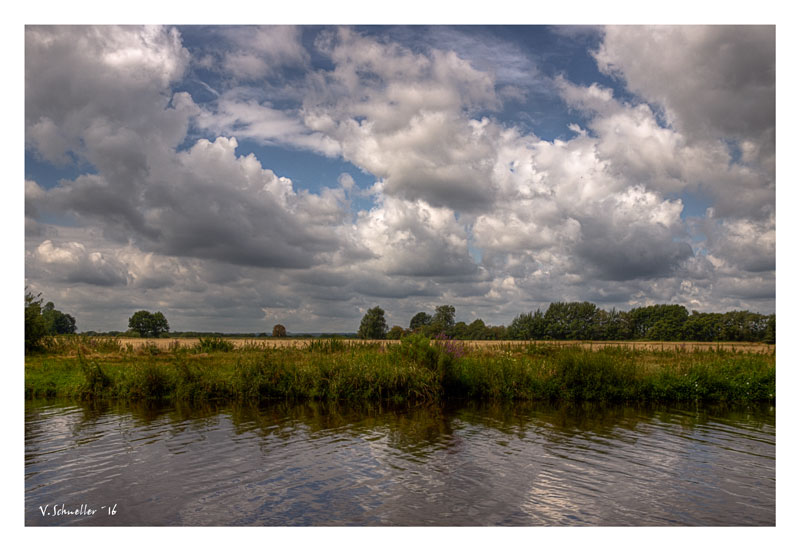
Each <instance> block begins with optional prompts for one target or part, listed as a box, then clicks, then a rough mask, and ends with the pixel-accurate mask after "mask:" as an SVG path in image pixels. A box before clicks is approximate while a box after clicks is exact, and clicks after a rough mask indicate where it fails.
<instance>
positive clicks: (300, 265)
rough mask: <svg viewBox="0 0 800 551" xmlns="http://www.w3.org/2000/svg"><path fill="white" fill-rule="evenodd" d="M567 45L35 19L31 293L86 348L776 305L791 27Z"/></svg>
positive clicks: (29, 65) (605, 35)
mask: <svg viewBox="0 0 800 551" xmlns="http://www.w3.org/2000/svg"><path fill="white" fill-rule="evenodd" d="M489 30H493V29H489ZM535 30H536V32H539V33H545V30H542V29H535ZM557 30H558V29H554V30H548V31H547V32H548V33H549V34H548V35H547V36H550V38H551V40H552V46H551V47H552V51H550V50H547V51H543V50H541V51H540V50H538V49H536V48H533V47H532V46H530V45H526V44H525V43H524V42H519V41H517V40H516V39H515V38H514V37H509V38H508V39H505V38H504V37H503V35H502V33H499V32H494V33H493V34H485V35H481V34H479V33H478V34H476V33H473V34H471V35H467V34H466V33H465V32H464V31H463V29H459V28H430V29H426V28H420V29H414V30H413V32H415V33H419V35H420V36H418V37H417V38H420V40H412V38H414V37H409V36H406V35H407V34H408V33H409V32H411V31H410V30H409V29H403V28H399V29H398V28H393V29H386V32H385V33H381V32H375V30H374V29H372V30H370V31H369V32H368V31H367V30H363V29H350V28H325V29H321V30H319V29H316V30H313V34H312V30H311V29H307V28H302V27H300V28H290V27H277V28H275V27H265V28H255V27H224V28H210V29H208V30H207V32H206V33H204V36H205V38H204V39H203V40H197V39H196V38H192V39H191V40H190V38H191V37H189V35H186V36H185V33H184V32H183V31H182V30H181V29H176V28H171V27H119V28H118V27H27V28H26V34H25V38H26V62H25V65H26V67H25V74H26V77H25V78H26V83H25V86H26V96H25V103H26V105H25V108H26V113H25V117H26V121H25V122H26V151H27V152H28V154H29V157H30V158H31V159H32V160H31V165H35V166H32V167H31V168H26V174H28V179H27V180H26V181H25V197H26V283H27V284H28V285H29V286H30V287H31V288H33V289H35V290H37V291H42V292H43V293H44V294H45V295H46V297H47V299H48V300H53V301H54V302H55V303H56V305H57V307H59V308H60V309H62V310H64V311H68V312H71V313H73V315H75V316H76V318H77V319H78V326H79V329H81V330H87V329H114V328H117V329H123V328H124V327H125V324H126V320H127V317H128V316H129V315H130V314H131V313H132V312H133V311H134V310H135V309H140V308H146V309H152V310H156V309H157V310H161V311H163V312H164V313H165V314H166V315H167V317H168V319H169V320H170V323H171V326H172V327H173V328H174V329H185V330H191V329H196V330H223V331H236V330H243V331H269V330H270V329H271V327H272V325H273V324H275V323H283V324H284V325H286V326H287V328H288V329H289V330H290V331H292V330H294V331H315V330H318V331H333V330H339V331H348V330H354V329H355V328H357V325H358V320H359V319H360V317H361V316H362V315H363V313H364V312H365V311H366V309H367V308H369V307H371V306H373V305H375V304H380V305H381V306H382V307H383V308H384V309H385V310H386V311H387V314H388V317H389V322H390V324H399V325H403V326H407V325H408V321H409V319H410V317H411V316H412V315H413V314H414V313H415V312H418V311H421V310H425V311H429V312H430V311H432V310H433V308H434V306H435V305H437V304H453V305H455V306H456V313H457V318H458V319H460V320H465V321H471V320H473V319H475V318H476V317H481V318H483V319H484V321H486V322H487V323H495V324H500V323H508V322H510V320H511V319H512V318H513V317H514V316H515V315H517V314H518V313H520V312H523V311H527V310H530V309H534V308H536V307H539V306H546V305H547V303H549V302H551V301H556V300H589V301H592V302H595V303H597V304H599V305H601V306H604V307H611V306H616V307H617V308H623V309H628V308H630V307H633V306H638V305H643V304H649V303H665V302H667V303H680V304H683V305H685V306H687V307H688V308H690V309H698V310H703V311H726V310H730V309H745V308H746V309H750V310H754V311H761V312H763V313H767V312H772V311H774V307H775V42H774V39H775V33H774V28H772V27H745V28H739V27H718V26H715V27H697V26H693V27H655V28H653V27H623V28H615V27H611V28H606V29H602V30H601V31H598V33H597V34H596V35H591V36H589V37H588V38H586V37H584V39H583V40H585V43H584V42H581V43H580V44H578V45H577V46H575V45H573V46H574V47H580V48H582V49H583V52H584V55H585V56H586V59H587V60H590V61H591V62H592V63H593V64H594V66H595V69H594V73H587V74H583V73H574V72H573V73H572V74H570V73H569V71H567V69H566V66H565V67H564V69H563V70H558V67H557V66H556V69H555V70H554V69H553V68H552V67H550V66H549V65H548V64H547V63H549V62H547V59H549V57H548V56H551V57H552V56H553V55H555V53H557V50H558V48H559V47H560V46H559V44H561V42H562V41H564V40H569V38H568V33H565V34H559V33H557V32H552V31H557ZM390 31H391V32H390ZM494 31H496V29H494ZM189 34H191V33H189ZM542 48H544V46H542ZM545 49H546V48H545ZM540 103H541V104H542V105H543V104H544V103H547V105H548V116H549V117H555V116H556V115H557V117H558V118H557V123H558V124H560V127H559V128H560V129H561V130H560V133H559V135H558V137H554V138H553V137H550V138H548V139H545V138H542V137H540V136H539V135H538V133H543V134H549V133H551V130H549V129H545V128H544V127H542V129H541V130H537V122H536V121H537V120H539V119H536V118H535V117H533V118H530V119H526V117H527V116H528V114H530V113H532V112H536V107H537V105H539V104H540ZM553 105H555V106H558V112H557V113H554V110H553V107H552V106H553ZM542 120H544V119H542ZM523 121H527V122H524V123H523ZM243 148H244V149H245V151H251V152H250V153H247V152H245V151H243ZM274 151H286V152H287V155H302V157H301V158H302V159H305V160H306V161H305V165H306V166H304V167H302V168H303V169H304V170H309V169H310V170H312V171H313V169H314V168H315V166H316V163H317V162H318V163H320V166H322V164H323V163H330V162H336V163H338V165H337V166H341V167H344V168H343V170H341V172H340V174H339V175H338V177H336V178H333V179H332V178H328V177H323V176H322V172H320V178H319V181H315V182H311V183H308V182H306V183H305V184H304V185H298V184H297V183H296V182H295V181H294V179H295V178H296V177H295V175H294V174H293V173H292V169H291V168H290V169H286V168H283V169H282V170H281V171H278V170H277V169H276V168H275V167H274V166H273V167H271V166H270V165H269V163H268V162H267V161H265V160H264V156H265V155H266V153H262V152H274ZM298 163H299V164H298V171H299V170H300V168H301V166H300V165H301V164H303V161H298ZM37 167H38V168H40V167H49V168H50V172H46V171H42V172H41V174H52V173H56V174H60V175H61V176H59V177H52V176H47V177H45V176H38V175H37V174H38V173H37V171H36V170H34V169H35V168H37ZM298 174H299V172H298ZM304 174H305V172H304ZM357 180H358V182H361V183H360V184H359V183H357ZM365 181H368V182H369V183H368V184H364V182H365ZM690 211H691V212H690Z"/></svg>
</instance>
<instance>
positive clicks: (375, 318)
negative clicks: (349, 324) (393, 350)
mask: <svg viewBox="0 0 800 551" xmlns="http://www.w3.org/2000/svg"><path fill="white" fill-rule="evenodd" d="M388 330H389V327H388V326H387V325H386V317H385V315H384V311H383V310H382V309H381V307H380V306H376V307H374V308H370V309H369V310H367V313H366V314H364V317H363V318H362V319H361V326H360V327H359V328H358V337H359V338H361V339H385V338H386V332H387V331H388Z"/></svg>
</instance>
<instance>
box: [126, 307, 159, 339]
mask: <svg viewBox="0 0 800 551" xmlns="http://www.w3.org/2000/svg"><path fill="white" fill-rule="evenodd" d="M128 328H129V329H133V330H134V331H136V332H138V333H139V335H140V336H142V337H156V338H157V337H159V336H160V335H161V333H166V332H168V331H169V323H168V322H167V318H166V317H164V314H162V313H161V312H156V313H155V314H151V313H150V312H148V311H147V310H139V311H138V312H136V313H134V314H133V315H132V316H131V317H130V318H128Z"/></svg>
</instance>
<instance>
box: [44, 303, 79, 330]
mask: <svg viewBox="0 0 800 551" xmlns="http://www.w3.org/2000/svg"><path fill="white" fill-rule="evenodd" d="M42 316H43V317H44V320H45V324H46V325H47V334H48V335H69V334H72V333H75V318H73V317H72V316H70V315H69V314H65V313H64V312H61V311H60V310H56V308H55V305H54V304H53V303H52V302H48V303H47V304H45V305H44V307H43V308H42Z"/></svg>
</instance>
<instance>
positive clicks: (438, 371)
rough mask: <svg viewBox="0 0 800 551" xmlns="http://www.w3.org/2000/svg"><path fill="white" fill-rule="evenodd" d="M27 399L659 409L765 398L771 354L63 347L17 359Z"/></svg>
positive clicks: (94, 343)
mask: <svg viewBox="0 0 800 551" xmlns="http://www.w3.org/2000/svg"><path fill="white" fill-rule="evenodd" d="M25 396H26V398H39V397H64V398H79V399H90V398H110V399H129V400H142V399H174V400H188V401H193V402H197V401H208V400H240V401H248V402H254V401H258V400H263V399H270V398H292V399H312V400H314V399H321V400H345V401H364V400H367V401H372V400H384V401H385V400H388V401H411V402H427V401H434V400H440V399H447V398H473V399H486V400H493V399H501V400H548V401H558V400H564V401H576V402H580V401H588V402H615V403H621V402H629V403H657V402H662V403H663V402H677V401H687V400H700V401H705V402H724V403H754V402H764V401H774V399H775V355H774V352H773V353H767V354H762V353H751V352H736V351H727V350H681V349H673V350H668V351H663V352H662V351H658V350H637V349H631V348H626V347H611V346H606V347H604V348H601V349H599V350H586V349H585V348H582V347H578V346H575V347H572V346H571V347H563V346H554V345H546V344H531V345H515V346H511V345H509V346H504V347H494V348H479V347H470V346H469V345H467V344H465V343H462V342H458V341H444V342H441V341H439V342H437V341H433V342H429V341H428V340H427V339H423V338H408V339H405V340H404V341H403V342H402V343H397V344H388V345H384V344H380V343H358V342H343V341H338V340H317V341H309V342H307V343H304V344H302V345H301V346H296V347H284V348H277V347H276V348H268V347H264V346H259V345H255V344H253V345H251V346H239V347H237V348H235V347H233V346H232V345H230V343H228V342H227V341H224V340H222V339H203V340H201V341H199V342H198V343H196V344H195V345H194V346H191V347H185V346H180V345H177V344H176V345H174V346H172V347H170V348H168V349H167V350H164V349H161V348H158V347H141V348H138V349H134V348H133V347H130V346H125V344H124V343H123V342H121V341H118V340H113V339H112V340H107V339H106V340H97V339H96V340H91V339H73V340H65V341H62V342H59V343H54V344H53V345H52V346H51V348H50V350H49V351H48V352H45V353H41V354H36V355H29V356H27V357H26V358H25Z"/></svg>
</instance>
